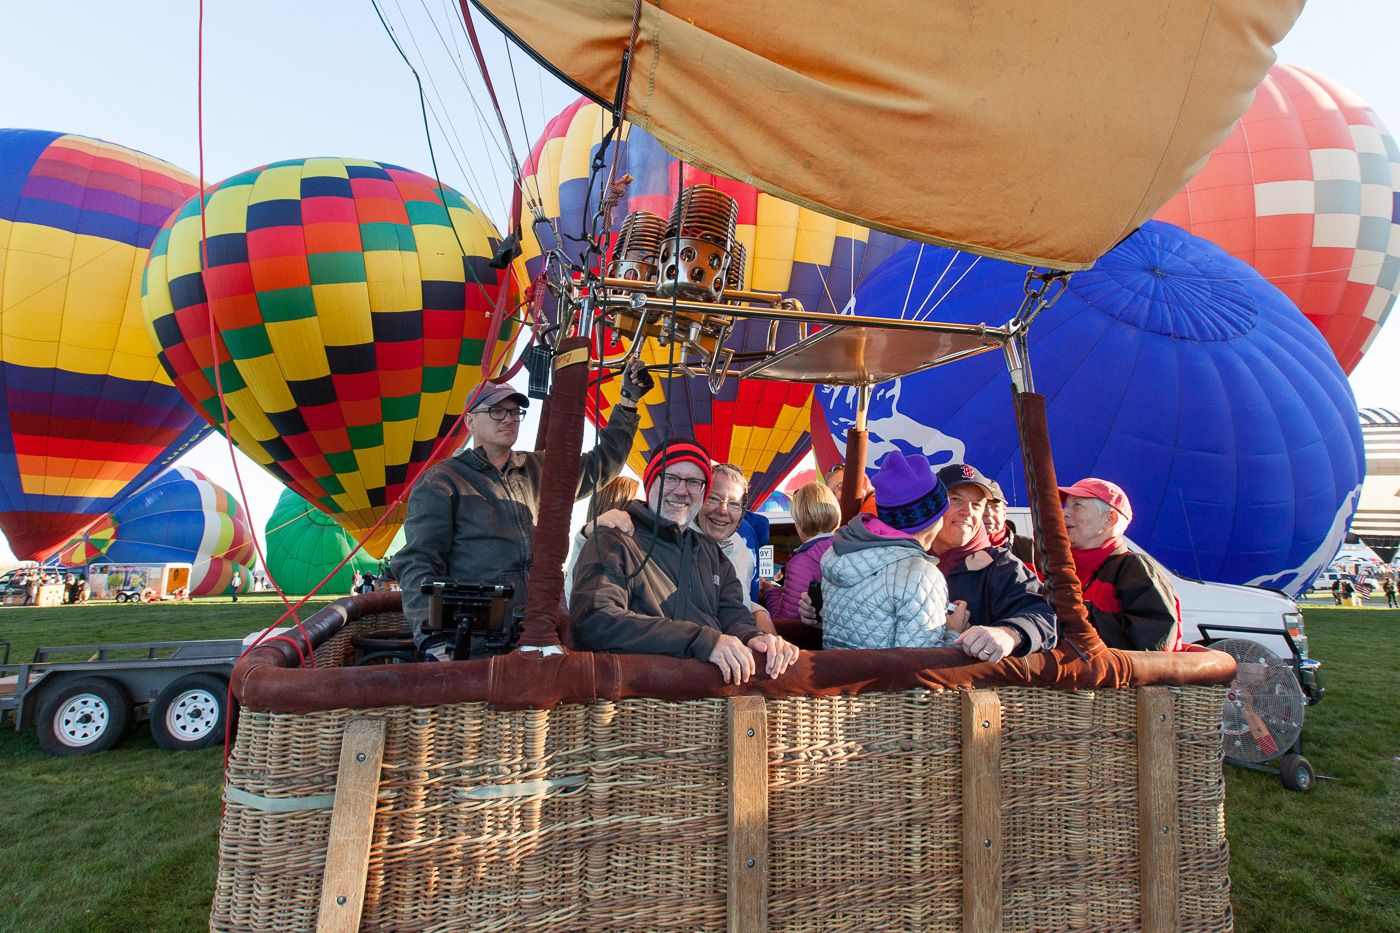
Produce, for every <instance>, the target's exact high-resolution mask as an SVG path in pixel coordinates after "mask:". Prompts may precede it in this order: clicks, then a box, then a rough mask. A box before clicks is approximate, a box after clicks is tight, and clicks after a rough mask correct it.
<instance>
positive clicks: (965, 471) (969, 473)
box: [962, 463, 977, 479]
mask: <svg viewBox="0 0 1400 933" xmlns="http://www.w3.org/2000/svg"><path fill="white" fill-rule="evenodd" d="M962 475H963V479H972V478H973V477H974V476H976V475H977V471H976V470H974V469H973V468H972V467H970V466H968V465H967V464H966V463H964V464H963V465H962Z"/></svg>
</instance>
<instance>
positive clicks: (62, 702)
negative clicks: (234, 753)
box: [0, 638, 244, 755]
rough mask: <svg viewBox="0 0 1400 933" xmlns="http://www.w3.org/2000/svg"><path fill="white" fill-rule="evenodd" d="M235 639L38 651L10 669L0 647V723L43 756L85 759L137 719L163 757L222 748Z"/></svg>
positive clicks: (239, 645)
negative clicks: (7, 720)
mask: <svg viewBox="0 0 1400 933" xmlns="http://www.w3.org/2000/svg"><path fill="white" fill-rule="evenodd" d="M243 647H244V640H243V639H241V638H222V639H209V640H204V641H146V642H130V643H122V644H103V645H59V646H54V647H44V648H38V649H36V650H35V652H34V659H33V660H32V661H29V662H23V663H11V662H10V643H9V642H2V641H0V721H3V719H4V717H5V716H6V715H10V716H13V718H14V723H15V728H17V729H28V728H31V727H33V728H34V729H36V730H37V731H38V734H39V744H40V745H41V746H43V748H44V751H46V752H48V753H49V754H50V755H88V754H92V753H93V752H101V751H106V750H107V749H109V748H112V747H114V746H115V745H117V743H119V742H120V741H121V740H122V738H123V737H124V736H125V735H126V733H127V730H128V728H129V727H130V725H131V723H132V722H134V721H135V720H136V719H137V718H139V717H140V716H141V715H142V714H144V715H145V716H146V717H147V718H148V719H149V720H150V723H151V734H152V735H154V736H155V740H156V743H157V744H159V745H160V746H161V748H164V749H167V750H169V751H181V750H187V749H196V748H206V747H208V746H210V745H216V744H218V743H219V742H222V741H223V738H224V722H225V720H226V718H227V715H228V703H229V700H228V678H229V672H230V671H231V670H232V669H233V664H234V662H235V661H237V660H238V657H239V655H241V654H242V653H243Z"/></svg>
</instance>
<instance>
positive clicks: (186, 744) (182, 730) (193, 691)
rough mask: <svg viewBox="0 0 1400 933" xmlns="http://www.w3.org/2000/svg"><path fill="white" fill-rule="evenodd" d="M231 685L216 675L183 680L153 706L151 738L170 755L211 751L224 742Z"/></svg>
mask: <svg viewBox="0 0 1400 933" xmlns="http://www.w3.org/2000/svg"><path fill="white" fill-rule="evenodd" d="M227 705H228V684H227V683H226V682H225V681H224V680H223V678H221V677H216V676H214V675H213V674H190V675H189V676H187V677H181V678H180V679H179V680H177V681H175V682H174V683H172V684H171V685H170V686H168V687H166V688H165V689H164V690H162V691H161V692H160V696H158V697H156V701H155V702H154V703H152V704H151V735H153V736H155V740H156V744H157V745H159V746H160V747H161V748H163V749H165V750H166V751H168V752H181V751H190V750H193V749H196V748H208V747H210V746H211V745H218V744H220V743H221V742H223V740H224V720H225V718H226V713H227Z"/></svg>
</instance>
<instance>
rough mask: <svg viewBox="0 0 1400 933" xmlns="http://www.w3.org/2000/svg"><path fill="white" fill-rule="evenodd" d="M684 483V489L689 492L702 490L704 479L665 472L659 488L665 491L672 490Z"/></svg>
mask: <svg viewBox="0 0 1400 933" xmlns="http://www.w3.org/2000/svg"><path fill="white" fill-rule="evenodd" d="M682 484H684V485H685V491H686V492H689V493H696V492H704V491H705V480H704V479H697V478H691V477H681V476H676V475H675V474H674V473H667V474H666V475H665V476H664V477H663V478H662V483H661V488H662V489H664V490H665V491H666V492H673V491H675V489H676V488H677V487H678V486H681V485H682Z"/></svg>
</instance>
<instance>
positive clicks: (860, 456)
mask: <svg viewBox="0 0 1400 933" xmlns="http://www.w3.org/2000/svg"><path fill="white" fill-rule="evenodd" d="M869 443H870V434H869V432H867V431H858V430H856V429H855V428H847V429H846V466H847V467H848V468H849V469H847V470H845V471H844V472H843V473H842V474H841V524H843V525H844V524H845V523H846V522H848V521H850V520H851V519H853V518H855V517H856V513H857V512H859V511H860V478H861V477H862V476H864V475H865V455H866V451H867V450H868V449H869Z"/></svg>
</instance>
